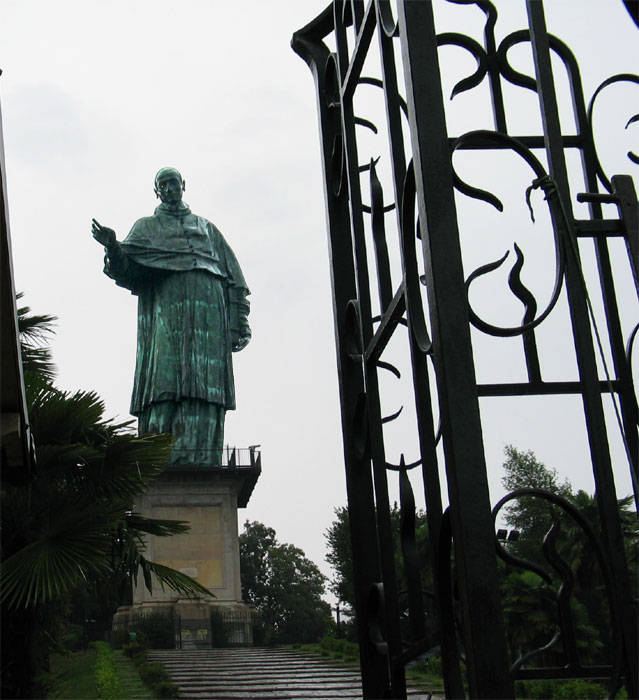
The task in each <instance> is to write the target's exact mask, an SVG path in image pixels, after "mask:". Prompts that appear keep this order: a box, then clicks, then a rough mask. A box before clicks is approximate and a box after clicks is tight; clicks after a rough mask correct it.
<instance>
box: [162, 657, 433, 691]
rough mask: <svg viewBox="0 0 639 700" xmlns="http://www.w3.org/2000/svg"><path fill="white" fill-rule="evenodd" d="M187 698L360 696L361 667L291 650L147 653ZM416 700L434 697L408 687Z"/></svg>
mask: <svg viewBox="0 0 639 700" xmlns="http://www.w3.org/2000/svg"><path fill="white" fill-rule="evenodd" d="M148 658H149V661H159V662H160V663H161V664H163V665H164V667H165V668H166V670H167V671H168V672H169V674H170V675H171V679H172V680H173V682H174V683H175V684H176V685H177V686H178V687H179V689H180V697H182V698H209V699H210V700H280V699H282V700H284V699H286V700H290V699H298V700H302V699H304V700H329V699H330V698H361V697H362V684H361V680H360V675H359V669H357V668H356V667H353V666H347V665H346V664H340V663H337V662H330V661H327V660H324V659H323V658H321V657H319V656H314V655H311V654H304V653H302V652H298V651H295V650H289V649H272V648H268V649H262V648H256V647H251V648H241V649H207V650H202V651H160V650H153V651H149V652H148ZM409 698H411V700H429V698H430V695H429V694H427V693H423V692H422V693H419V692H417V691H409Z"/></svg>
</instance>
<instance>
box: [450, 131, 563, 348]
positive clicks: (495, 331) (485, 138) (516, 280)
mask: <svg viewBox="0 0 639 700" xmlns="http://www.w3.org/2000/svg"><path fill="white" fill-rule="evenodd" d="M490 142H493V143H495V144H496V145H501V146H504V145H506V146H507V147H508V148H510V149H511V150H513V151H514V152H515V153H517V154H518V155H519V156H521V157H522V158H523V159H524V160H525V161H526V163H528V165H529V166H530V167H531V169H532V170H533V172H534V173H535V176H536V178H535V180H534V182H533V185H532V186H533V187H536V186H538V184H539V183H540V182H542V181H543V180H544V178H547V177H548V176H547V173H546V171H545V169H544V167H543V166H542V164H541V163H540V162H539V160H538V159H537V158H536V157H535V155H534V154H533V153H532V151H531V150H530V149H529V148H526V146H524V145H523V144H522V143H521V142H520V141H517V139H514V138H512V137H510V136H506V135H505V134H502V133H501V132H497V131H485V130H479V131H471V132H468V133H467V134H464V135H463V136H460V137H459V138H458V139H457V140H456V141H455V142H454V144H453V148H452V150H453V152H454V151H455V150H456V149H457V148H460V147H461V146H467V145H471V144H473V143H483V144H485V143H490ZM453 179H454V183H455V187H456V189H458V190H459V191H460V192H462V193H463V194H465V195H467V196H469V197H472V198H474V199H479V200H482V201H484V202H487V203H488V204H491V205H492V206H494V207H495V208H496V209H497V210H498V211H500V212H501V211H503V210H504V207H503V204H502V203H501V201H500V200H499V199H498V198H497V197H496V196H495V195H494V194H492V193H491V192H487V191H486V190H482V189H479V188H478V187H473V186H471V185H469V184H467V183H466V182H464V181H463V180H462V179H461V178H460V177H459V175H457V173H456V172H455V171H454V169H453ZM546 201H547V202H548V208H549V210H550V215H551V218H552V221H553V229H554V242H555V282H554V287H553V291H552V295H551V298H550V300H549V302H548V304H547V306H546V308H545V309H544V310H543V311H542V313H540V314H539V315H538V316H535V314H536V311H537V302H536V301H535V298H534V296H533V295H532V293H531V292H530V290H528V289H527V288H526V287H525V286H524V284H523V282H522V281H521V277H520V273H521V269H522V267H523V264H524V255H523V253H522V252H521V249H520V248H519V247H518V246H517V245H516V244H515V246H514V247H515V253H516V256H517V259H516V262H515V264H514V266H513V268H512V269H511V272H510V275H509V279H508V282H509V286H510V289H511V291H512V292H513V293H514V294H515V296H516V297H517V298H518V299H519V300H520V301H521V302H522V303H523V304H524V308H525V312H524V319H523V323H522V325H520V326H514V327H502V326H496V325H494V324H492V323H488V322H487V321H485V320H484V319H482V318H481V317H480V316H479V315H478V314H477V313H476V312H475V311H474V309H473V308H472V305H471V304H470V300H469V302H468V309H469V315H470V321H471V323H472V324H473V325H474V326H475V328H477V329H479V330H481V331H483V332H484V333H487V334H489V335H494V336H497V337H502V338H510V337H513V336H517V335H521V334H522V333H525V332H526V331H530V330H532V329H533V328H536V327H537V326H538V325H539V324H540V323H541V322H542V321H543V320H544V319H545V318H547V316H548V315H549V314H550V312H551V311H552V310H553V308H554V307H555V305H556V303H557V300H558V299H559V295H560V293H561V288H562V285H563V278H564V255H565V254H564V245H563V242H562V240H561V239H560V237H559V235H558V231H560V230H561V228H560V226H559V221H560V217H561V216H562V213H561V210H560V207H559V206H558V202H557V201H556V199H555V197H553V196H551V195H550V194H547V195H546ZM533 220H534V219H533ZM508 255H509V253H508V252H506V253H505V254H504V256H503V257H502V258H500V259H499V260H496V261H494V262H491V263H487V264H486V265H482V266H481V267H478V268H477V269H476V270H475V271H474V272H472V273H471V274H470V275H469V276H468V278H467V279H466V292H467V294H468V292H469V290H470V285H471V284H472V283H473V281H474V280H476V279H477V278H478V277H481V276H483V275H486V274H488V273H489V272H493V271H494V270H496V269H498V268H499V267H501V265H502V264H503V263H504V262H505V260H506V258H507V257H508Z"/></svg>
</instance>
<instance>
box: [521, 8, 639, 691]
mask: <svg viewBox="0 0 639 700" xmlns="http://www.w3.org/2000/svg"><path fill="white" fill-rule="evenodd" d="M526 7H527V10H528V19H529V22H530V31H531V42H532V48H533V57H534V61H535V73H536V78H537V89H538V94H539V102H540V107H541V113H542V121H543V127H544V141H545V144H546V153H547V157H548V163H549V170H550V174H551V175H552V177H553V178H554V180H555V182H556V183H557V189H558V192H559V196H560V198H561V201H562V202H563V206H564V209H565V210H566V212H567V214H568V216H569V217H570V218H571V221H569V222H567V226H569V227H573V230H574V223H573V221H572V206H571V199H570V187H569V182H568V174H567V171H566V164H565V159H564V150H563V143H562V136H561V127H560V122H559V111H558V107H557V100H556V95H555V87H554V80H553V74H552V66H551V62H550V47H549V40H548V34H547V31H546V23H545V17H544V9H543V5H542V3H541V2H539V1H538V0H526ZM559 225H560V226H561V227H562V228H565V227H564V225H563V223H560V224H559ZM559 235H560V237H561V239H562V240H564V241H565V242H566V244H567V246H568V247H569V250H568V254H567V255H566V289H567V293H568V303H569V308H570V315H571V320H572V327H573V335H574V343H575V352H576V355H577V365H578V370H579V378H580V380H581V383H582V387H583V389H582V397H583V404H584V413H585V418H586V427H587V431H588V441H589V445H590V453H591V458H592V465H593V472H594V477H595V484H596V496H597V503H598V507H599V514H600V521H601V528H602V534H603V541H604V546H605V549H606V553H607V556H608V557H609V562H610V566H611V570H612V574H613V580H614V582H615V588H616V590H615V601H614V607H615V608H616V610H617V611H618V614H619V615H620V620H619V622H620V628H621V629H622V630H623V637H624V655H625V659H624V660H625V667H626V674H627V675H626V683H627V687H628V694H629V696H630V697H637V624H636V616H635V615H636V613H635V611H634V610H633V606H632V595H631V590H630V585H629V577H628V568H627V564H626V557H625V551H624V546H623V535H622V531H621V522H620V518H619V507H618V503H617V494H616V490H615V482H614V475H613V471H612V463H611V460H610V449H609V445H608V436H607V432H606V424H605V418H604V412H603V403H602V400H601V393H600V391H599V381H598V373H597V364H596V359H595V352H594V347H593V339H592V333H591V329H590V321H589V318H588V311H587V306H586V298H585V289H584V287H583V284H582V278H581V270H580V261H579V259H578V249H577V248H576V241H575V249H574V253H571V252H570V246H571V243H570V240H569V236H571V235H573V234H572V232H571V231H570V230H563V231H560V232H559Z"/></svg>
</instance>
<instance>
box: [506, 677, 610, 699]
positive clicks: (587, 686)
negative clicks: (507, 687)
mask: <svg viewBox="0 0 639 700" xmlns="http://www.w3.org/2000/svg"><path fill="white" fill-rule="evenodd" d="M515 695H516V696H517V697H518V698H528V699H530V700H576V699H577V698H578V699H579V700H598V698H604V697H606V689H605V688H604V687H603V686H602V685H600V684H599V683H594V682H592V681H586V680H583V679H581V678H579V679H575V680H571V681H557V680H550V679H547V680H538V681H517V682H516V683H515ZM617 697H618V698H619V697H620V694H619V693H617Z"/></svg>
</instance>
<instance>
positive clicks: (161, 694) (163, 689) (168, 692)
mask: <svg viewBox="0 0 639 700" xmlns="http://www.w3.org/2000/svg"><path fill="white" fill-rule="evenodd" d="M153 694H154V695H155V697H156V698H179V697H180V693H179V691H178V687H177V686H176V685H175V683H172V682H171V681H160V682H159V683H156V684H155V685H154V686H153Z"/></svg>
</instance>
